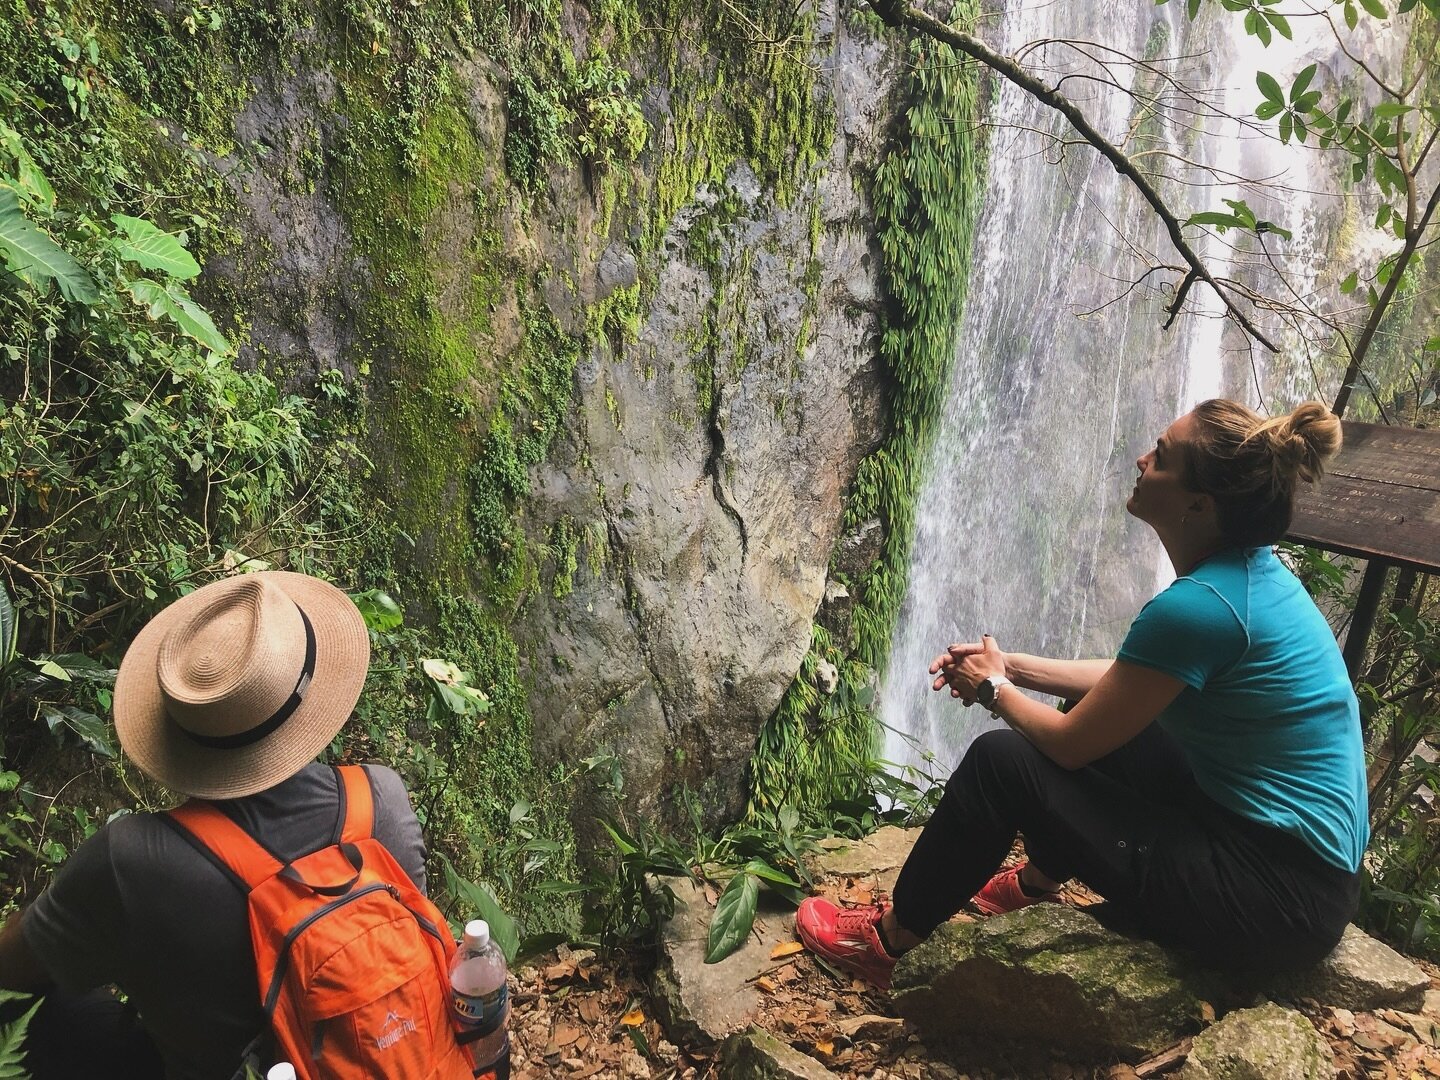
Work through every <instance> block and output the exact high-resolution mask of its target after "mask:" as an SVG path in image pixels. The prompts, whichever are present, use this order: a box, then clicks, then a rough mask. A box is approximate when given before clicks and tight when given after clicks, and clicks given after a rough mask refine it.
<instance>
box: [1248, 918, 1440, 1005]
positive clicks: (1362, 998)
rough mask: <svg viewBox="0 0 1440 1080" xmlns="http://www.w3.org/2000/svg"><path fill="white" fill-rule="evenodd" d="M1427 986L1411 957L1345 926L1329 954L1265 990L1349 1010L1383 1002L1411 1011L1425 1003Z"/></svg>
mask: <svg viewBox="0 0 1440 1080" xmlns="http://www.w3.org/2000/svg"><path fill="white" fill-rule="evenodd" d="M1429 989H1430V979H1429V977H1428V976H1426V974H1425V973H1424V972H1423V971H1421V970H1420V969H1419V968H1418V967H1416V966H1415V965H1414V964H1412V963H1411V962H1410V961H1409V960H1406V959H1405V957H1403V956H1401V955H1400V954H1399V953H1398V952H1396V951H1395V950H1394V949H1392V948H1390V946H1388V945H1386V944H1384V943H1382V942H1379V941H1376V940H1375V939H1374V938H1372V937H1370V936H1369V935H1368V934H1366V933H1365V932H1364V931H1363V930H1361V929H1360V928H1359V927H1356V926H1347V927H1346V928H1345V936H1344V937H1342V938H1341V939H1340V944H1338V945H1336V946H1335V948H1334V950H1333V951H1332V952H1331V953H1330V955H1329V956H1327V957H1326V958H1325V959H1324V960H1322V961H1320V963H1319V964H1317V965H1316V966H1315V967H1313V968H1311V969H1310V970H1308V971H1304V972H1301V973H1299V974H1297V975H1292V976H1287V977H1285V978H1284V979H1281V980H1275V981H1273V982H1272V983H1271V984H1270V985H1269V986H1267V987H1266V994H1267V996H1270V997H1283V998H1298V997H1309V998H1314V999H1315V1000H1316V1001H1318V1002H1320V1004H1322V1005H1330V1006H1333V1007H1336V1008H1343V1009H1349V1010H1350V1011H1351V1012H1365V1011H1368V1010H1370V1009H1379V1008H1385V1007H1390V1008H1397V1009H1408V1010H1411V1011H1414V1010H1418V1009H1420V1008H1422V1007H1423V1006H1424V1004H1425V991H1427V990H1429Z"/></svg>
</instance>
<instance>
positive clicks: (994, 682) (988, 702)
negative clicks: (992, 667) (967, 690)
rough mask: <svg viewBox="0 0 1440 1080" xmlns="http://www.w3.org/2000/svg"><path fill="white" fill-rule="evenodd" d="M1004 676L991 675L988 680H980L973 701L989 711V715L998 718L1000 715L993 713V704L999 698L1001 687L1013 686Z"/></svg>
mask: <svg viewBox="0 0 1440 1080" xmlns="http://www.w3.org/2000/svg"><path fill="white" fill-rule="evenodd" d="M1014 685H1015V684H1014V683H1012V682H1011V681H1010V680H1009V679H1007V678H1006V677H1005V676H1004V675H991V676H990V677H989V678H988V679H981V680H980V685H979V686H977V687H975V700H976V701H978V702H979V703H980V704H981V705H983V706H984V707H985V708H987V709H989V710H990V715H991V716H994V717H998V716H999V715H1000V714H999V713H997V712H996V711H995V702H996V701H997V700H998V699H999V697H1000V688H1001V687H1002V686H1014Z"/></svg>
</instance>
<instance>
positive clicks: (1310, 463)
mask: <svg viewBox="0 0 1440 1080" xmlns="http://www.w3.org/2000/svg"><path fill="white" fill-rule="evenodd" d="M1254 439H1263V440H1264V445H1265V446H1266V448H1267V449H1268V450H1269V451H1270V457H1271V461H1272V462H1273V466H1272V467H1273V469H1274V471H1275V473H1274V477H1273V480H1274V481H1275V482H1276V483H1277V486H1289V485H1292V484H1294V483H1295V481H1296V480H1304V481H1305V482H1306V483H1309V484H1313V483H1315V482H1316V481H1318V480H1319V479H1320V478H1321V477H1322V476H1324V475H1325V465H1326V463H1327V462H1328V461H1329V460H1330V459H1331V458H1333V457H1334V456H1335V454H1336V452H1338V451H1339V449H1340V440H1341V433H1340V419H1339V417H1337V416H1336V415H1335V414H1334V413H1332V412H1331V411H1330V410H1329V409H1328V408H1326V407H1325V406H1324V405H1322V404H1321V403H1320V402H1318V401H1306V402H1302V403H1301V404H1299V405H1297V406H1296V407H1295V408H1294V409H1293V410H1292V411H1291V413H1290V415H1289V416H1276V417H1273V418H1272V419H1269V420H1262V421H1260V422H1259V423H1258V424H1256V425H1255V428H1254V430H1253V431H1251V432H1250V434H1249V435H1248V436H1247V437H1246V440H1245V441H1246V442H1250V441H1251V440H1254Z"/></svg>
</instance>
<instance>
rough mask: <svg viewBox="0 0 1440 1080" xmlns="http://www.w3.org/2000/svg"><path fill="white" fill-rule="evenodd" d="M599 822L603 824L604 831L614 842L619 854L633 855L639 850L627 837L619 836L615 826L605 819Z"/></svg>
mask: <svg viewBox="0 0 1440 1080" xmlns="http://www.w3.org/2000/svg"><path fill="white" fill-rule="evenodd" d="M600 824H601V825H602V826H604V828H605V831H606V832H608V833H609V834H610V839H611V840H613V841H614V842H615V847H616V849H617V850H618V851H619V852H620V854H621V855H634V854H637V853H638V852H639V850H640V849H639V848H637V847H636V846H635V845H634V843H632V842H631V841H630V840H629V839H628V838H627V837H624V836H621V835H620V833H619V832H618V831H617V830H616V828H615V826H613V825H611V824H610V823H609V822H608V821H605V820H601V822H600Z"/></svg>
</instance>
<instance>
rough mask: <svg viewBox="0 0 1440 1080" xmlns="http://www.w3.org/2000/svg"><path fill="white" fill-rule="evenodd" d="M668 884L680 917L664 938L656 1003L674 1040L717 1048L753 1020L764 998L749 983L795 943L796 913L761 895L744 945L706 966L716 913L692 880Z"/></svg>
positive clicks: (677, 879)
mask: <svg viewBox="0 0 1440 1080" xmlns="http://www.w3.org/2000/svg"><path fill="white" fill-rule="evenodd" d="M664 882H665V884H668V885H669V886H670V888H671V889H673V890H674V891H675V915H674V917H673V918H671V919H670V921H669V922H667V923H666V924H665V927H664V929H663V930H661V932H660V942H659V948H660V957H659V962H658V964H657V965H656V969H655V976H654V991H655V1000H656V1003H657V1005H658V1006H659V1008H660V1010H661V1012H662V1013H663V1014H664V1015H663V1016H662V1019H663V1020H664V1022H665V1025H666V1028H667V1030H668V1031H669V1032H670V1038H672V1039H678V1040H680V1041H685V1042H697V1043H718V1042H720V1041H721V1040H722V1039H724V1038H725V1037H726V1036H727V1035H729V1034H730V1033H731V1032H734V1031H738V1030H740V1029H741V1028H743V1027H745V1026H747V1025H748V1024H749V1023H750V1021H751V1020H752V1019H753V1018H754V1015H755V1013H756V1011H757V1010H758V1008H759V1006H760V992H759V991H758V990H756V989H755V986H754V984H753V983H752V982H751V981H750V980H752V979H753V978H754V977H755V975H756V974H757V973H759V972H761V971H764V970H765V969H766V968H768V967H771V966H772V965H773V961H772V960H771V959H770V952H771V950H772V949H774V947H775V946H776V945H778V944H780V943H781V942H789V941H793V940H794V937H795V912H794V910H793V909H790V908H789V907H788V905H785V904H784V902H783V901H781V900H779V899H778V898H777V897H775V896H774V895H773V894H770V893H768V892H761V894H760V906H759V910H758V911H757V912H756V915H755V925H754V928H753V930H752V931H751V933H750V935H749V936H748V937H747V938H746V939H745V944H744V945H742V946H740V948H738V949H736V950H735V951H734V952H733V953H731V954H730V955H729V956H728V957H726V958H725V959H724V960H722V961H720V962H719V963H718V964H707V963H705V951H706V945H707V942H708V941H709V936H710V917H711V916H712V915H713V914H714V909H713V908H711V906H710V904H709V902H708V901H707V900H706V898H705V891H704V889H703V888H701V887H700V886H697V885H696V884H695V883H694V882H692V881H691V880H690V879H689V878H683V877H667V878H665V879H664ZM652 887H653V886H652Z"/></svg>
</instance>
